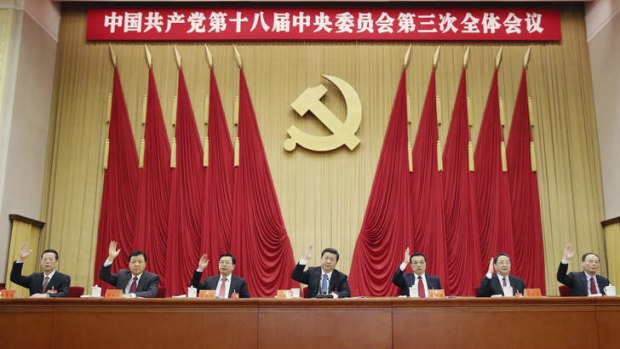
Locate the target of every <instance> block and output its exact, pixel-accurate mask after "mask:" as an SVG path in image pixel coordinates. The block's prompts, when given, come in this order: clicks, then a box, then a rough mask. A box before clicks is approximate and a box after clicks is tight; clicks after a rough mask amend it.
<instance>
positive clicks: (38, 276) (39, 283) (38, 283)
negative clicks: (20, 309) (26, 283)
mask: <svg viewBox="0 0 620 349" xmlns="http://www.w3.org/2000/svg"><path fill="white" fill-rule="evenodd" d="M50 281H51V280H50ZM32 282H34V285H33V286H34V287H32V288H33V289H34V290H35V293H43V273H35V274H34V275H33V278H32Z"/></svg>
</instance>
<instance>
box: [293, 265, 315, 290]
mask: <svg viewBox="0 0 620 349" xmlns="http://www.w3.org/2000/svg"><path fill="white" fill-rule="evenodd" d="M305 268H306V266H305V265H302V264H299V263H297V265H296V266H295V269H293V273H292V274H291V277H292V278H293V280H295V281H297V282H301V283H302V284H306V285H307V284H308V283H309V281H310V273H309V272H308V271H307V270H306V271H304V269H305Z"/></svg>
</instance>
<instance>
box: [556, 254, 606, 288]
mask: <svg viewBox="0 0 620 349" xmlns="http://www.w3.org/2000/svg"><path fill="white" fill-rule="evenodd" d="M573 256H575V248H574V247H573V245H572V244H571V243H568V244H566V246H565V247H564V257H563V258H562V262H561V263H560V266H559V267H558V275H557V278H558V281H559V282H561V283H563V284H564V285H566V286H568V287H570V289H571V295H572V296H582V297H587V296H591V295H598V294H601V295H602V294H605V287H606V286H608V285H609V280H608V279H606V278H604V277H602V276H600V275H597V274H596V273H597V272H598V269H599V266H600V265H599V257H598V255H597V254H596V253H593V252H588V253H585V254H584V255H583V256H581V268H582V269H583V271H580V272H571V273H568V274H567V272H568V261H569V260H570V259H571V258H573Z"/></svg>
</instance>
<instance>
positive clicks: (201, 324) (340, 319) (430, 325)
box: [0, 297, 620, 349]
mask: <svg viewBox="0 0 620 349" xmlns="http://www.w3.org/2000/svg"><path fill="white" fill-rule="evenodd" d="M0 347H1V348H85V349H88V348H140V349H144V348H149V349H151V348H242V349H251V348H261V349H263V348H264V349H277V348H287V349H300V348H312V349H316V348H338V349H342V348H355V349H358V348H372V349H380V348H395V349H400V348H464V349H466V348H476V349H480V348H481V347H486V348H519V349H524V348H527V349H532V348H545V349H553V348H561V349H567V348H579V349H593V348H605V349H613V348H620V298H618V297H605V298H570V297H566V298H560V297H543V298H529V299H515V298H448V299H407V298H357V299H287V300H279V299H225V300H217V299H214V300H213V299H209V300H206V299H205V300H202V299H128V300H126V299H93V298H82V299H0Z"/></svg>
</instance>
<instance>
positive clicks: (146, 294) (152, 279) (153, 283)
mask: <svg viewBox="0 0 620 349" xmlns="http://www.w3.org/2000/svg"><path fill="white" fill-rule="evenodd" d="M145 276H146V274H144V275H142V276H141V280H140V282H143V281H144V282H146V291H140V292H136V297H141V298H155V297H156V296H157V286H159V275H157V274H150V273H149V275H148V276H149V278H148V279H146V280H144V279H145Z"/></svg>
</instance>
